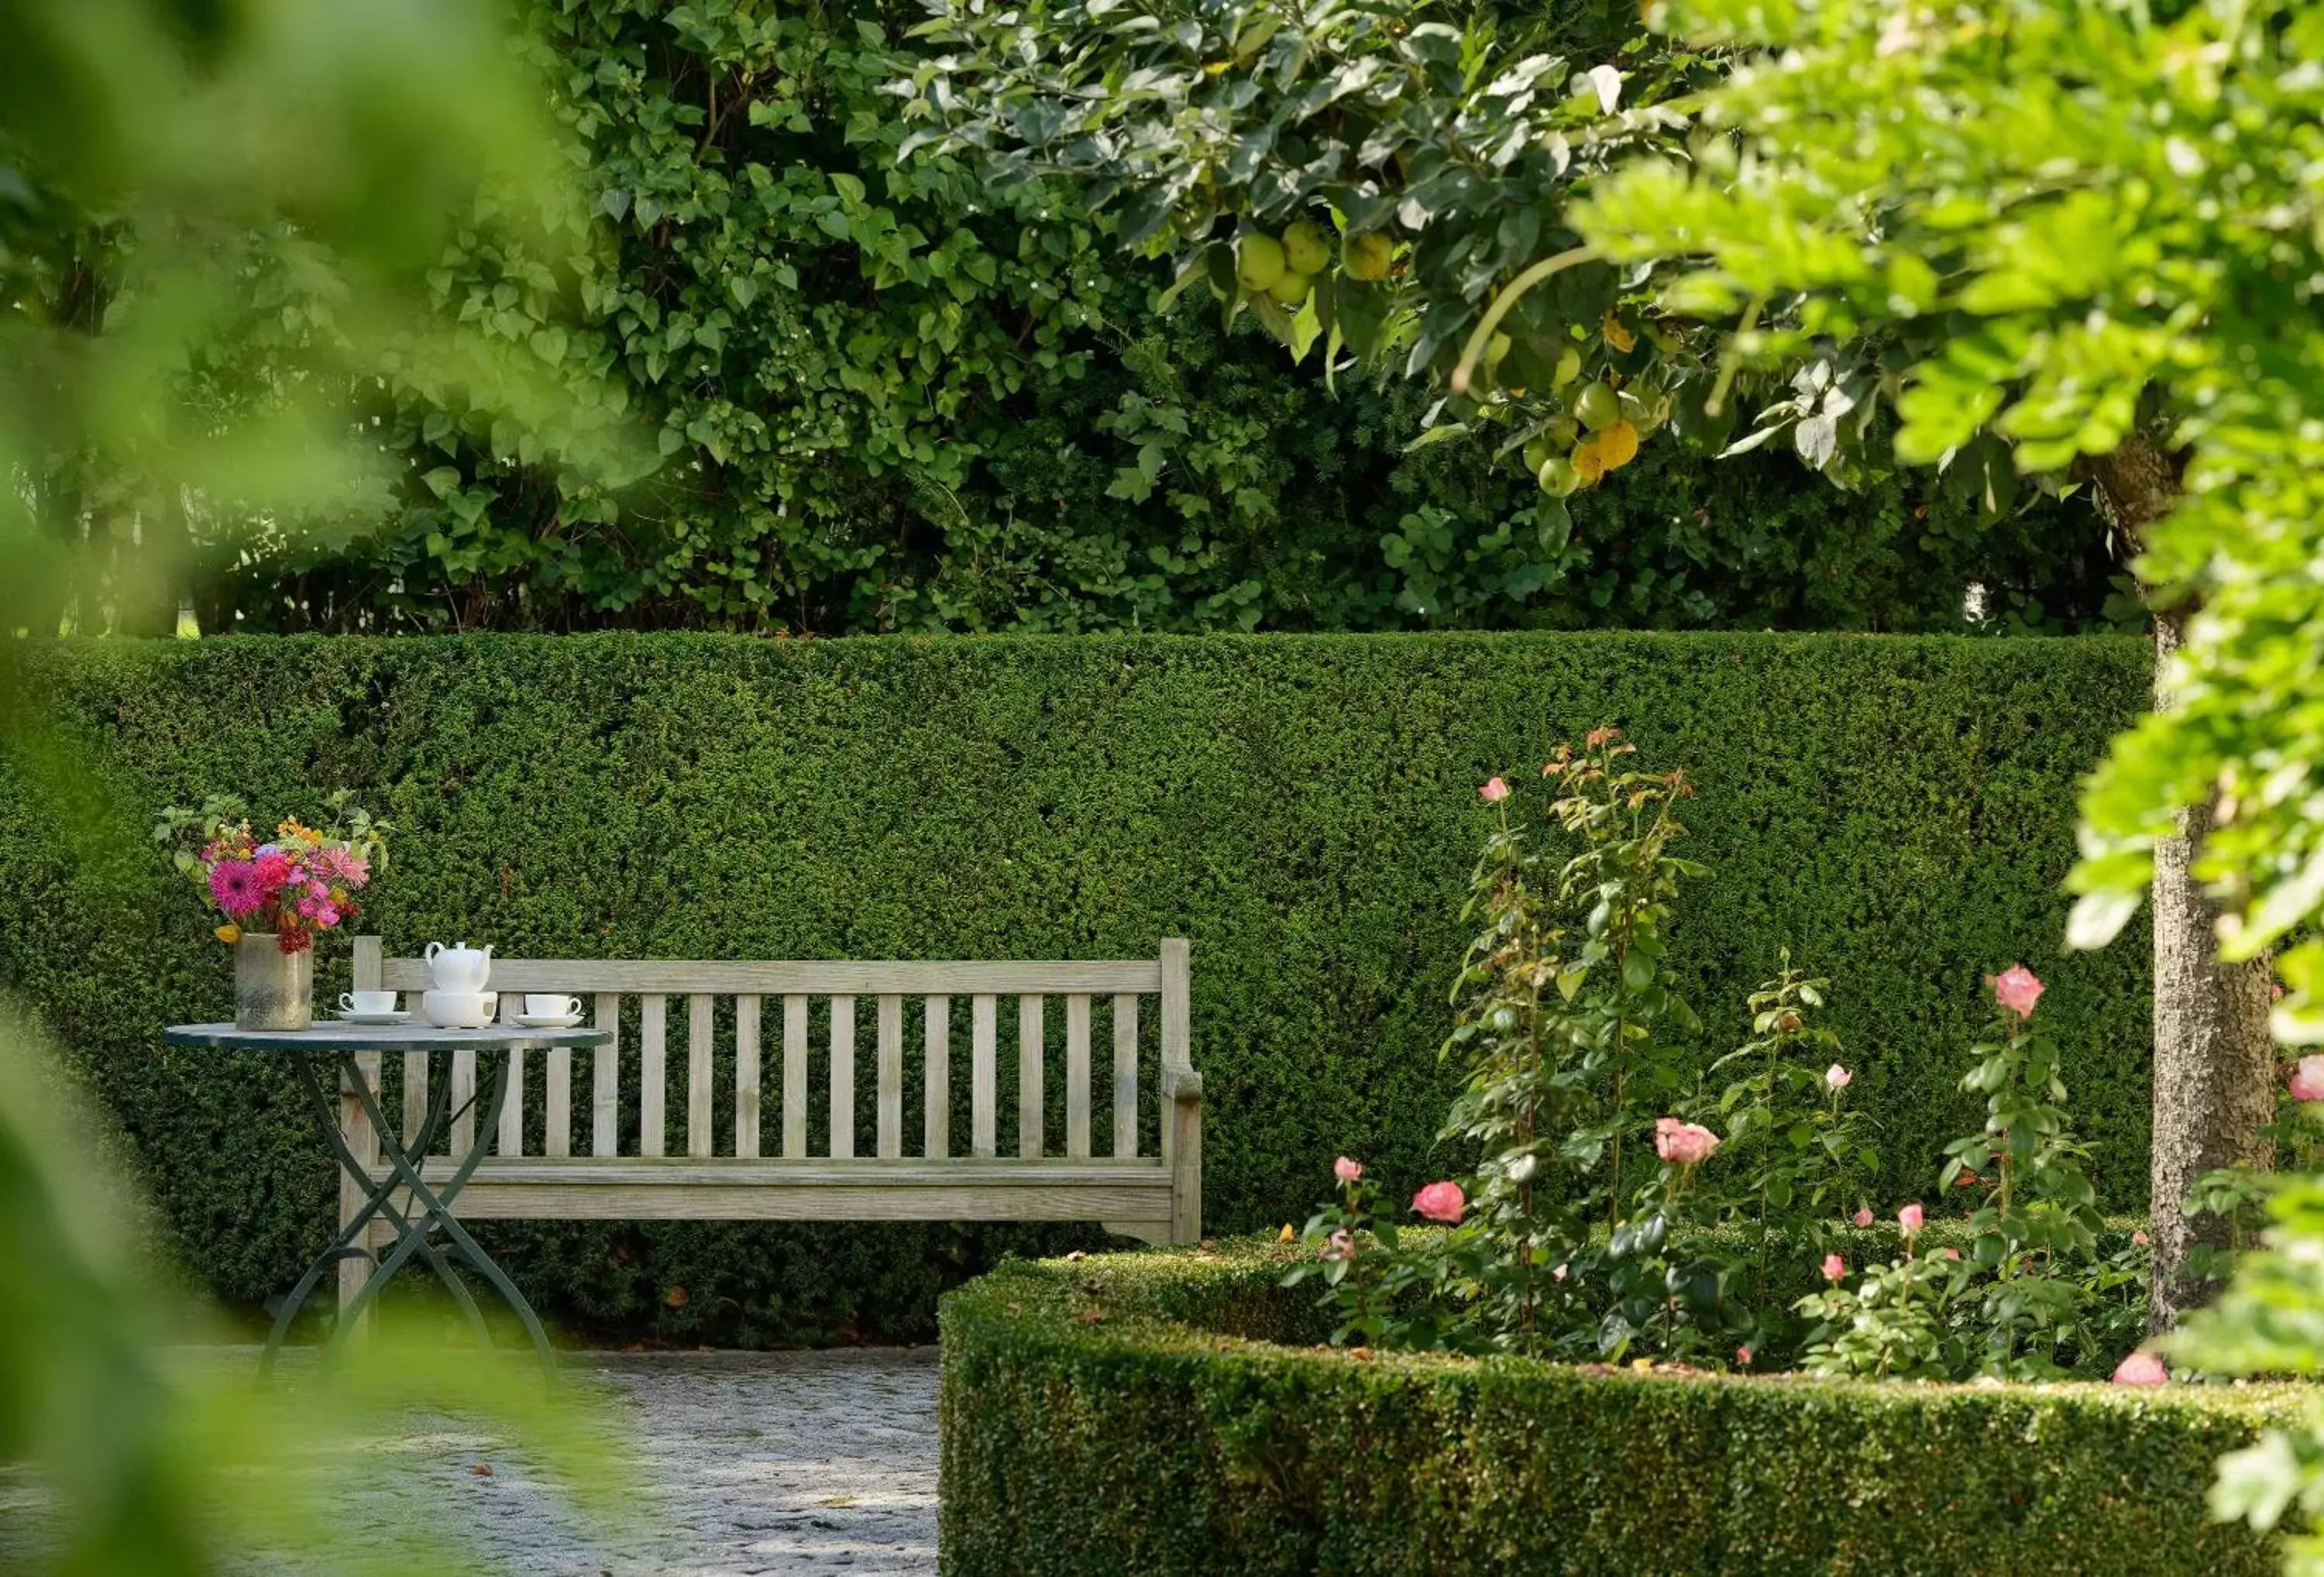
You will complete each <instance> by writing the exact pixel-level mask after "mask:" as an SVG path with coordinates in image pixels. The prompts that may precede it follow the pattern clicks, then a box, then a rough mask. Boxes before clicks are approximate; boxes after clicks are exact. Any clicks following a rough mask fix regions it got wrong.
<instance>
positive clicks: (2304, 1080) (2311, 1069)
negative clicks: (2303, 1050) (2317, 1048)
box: [2292, 1053, 2324, 1101]
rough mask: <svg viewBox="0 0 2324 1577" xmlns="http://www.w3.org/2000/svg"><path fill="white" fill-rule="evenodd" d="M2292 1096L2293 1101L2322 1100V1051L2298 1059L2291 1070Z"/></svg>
mask: <svg viewBox="0 0 2324 1577" xmlns="http://www.w3.org/2000/svg"><path fill="white" fill-rule="evenodd" d="M2292 1099H2293V1100H2295V1101H2324V1053H2318V1054H2316V1055H2314V1056H2303V1057H2301V1059H2300V1065H2299V1066H2298V1067H2295V1068H2293V1069H2292Z"/></svg>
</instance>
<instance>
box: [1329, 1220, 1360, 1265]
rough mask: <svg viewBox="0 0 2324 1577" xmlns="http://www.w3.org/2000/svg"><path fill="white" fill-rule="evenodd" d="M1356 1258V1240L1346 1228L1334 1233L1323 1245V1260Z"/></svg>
mask: <svg viewBox="0 0 2324 1577" xmlns="http://www.w3.org/2000/svg"><path fill="white" fill-rule="evenodd" d="M1355 1257H1356V1240H1355V1239H1354V1237H1353V1236H1351V1234H1350V1233H1349V1231H1348V1229H1347V1228H1345V1227H1342V1228H1341V1229H1340V1230H1339V1231H1336V1232H1333V1234H1332V1236H1331V1238H1330V1240H1328V1241H1326V1242H1325V1243H1324V1245H1323V1258H1324V1259H1354V1258H1355Z"/></svg>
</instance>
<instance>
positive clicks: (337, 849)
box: [323, 844, 371, 887]
mask: <svg viewBox="0 0 2324 1577" xmlns="http://www.w3.org/2000/svg"><path fill="white" fill-rule="evenodd" d="M323 862H324V863H325V864H326V865H327V866H329V867H330V869H331V872H332V874H333V875H335V876H337V878H338V879H339V880H340V881H344V882H346V884H347V885H348V886H349V887H361V886H362V885H363V884H364V882H366V881H370V880H371V862H370V861H368V860H366V859H364V857H363V856H362V855H361V854H358V853H355V851H354V850H353V849H350V848H348V847H347V846H346V844H334V845H333V846H332V847H330V848H328V849H326V850H324V851H323Z"/></svg>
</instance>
